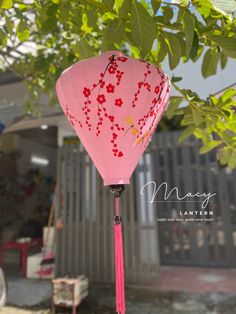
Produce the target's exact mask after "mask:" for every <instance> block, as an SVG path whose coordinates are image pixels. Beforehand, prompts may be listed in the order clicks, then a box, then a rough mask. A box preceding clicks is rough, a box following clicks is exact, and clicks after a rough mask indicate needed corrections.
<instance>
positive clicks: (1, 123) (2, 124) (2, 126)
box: [0, 121, 5, 134]
mask: <svg viewBox="0 0 236 314" xmlns="http://www.w3.org/2000/svg"><path fill="white" fill-rule="evenodd" d="M4 129H5V124H4V123H3V122H1V121H0V134H2V132H3V130H4Z"/></svg>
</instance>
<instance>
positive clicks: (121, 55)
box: [102, 50, 126, 57]
mask: <svg viewBox="0 0 236 314" xmlns="http://www.w3.org/2000/svg"><path fill="white" fill-rule="evenodd" d="M102 55H116V56H118V57H123V56H126V55H125V54H124V53H123V52H121V51H119V50H108V51H104V52H103V53H102Z"/></svg>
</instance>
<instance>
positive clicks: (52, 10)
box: [47, 3, 59, 17]
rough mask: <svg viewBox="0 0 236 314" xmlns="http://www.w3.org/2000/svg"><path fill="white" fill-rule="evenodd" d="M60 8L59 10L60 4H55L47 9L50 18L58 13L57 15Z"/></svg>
mask: <svg viewBox="0 0 236 314" xmlns="http://www.w3.org/2000/svg"><path fill="white" fill-rule="evenodd" d="M58 8H59V5H58V4H55V3H53V4H51V5H50V6H49V7H48V9H47V15H48V16H49V17H53V16H55V15H56V13H57V10H58Z"/></svg>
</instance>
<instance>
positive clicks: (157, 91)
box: [155, 86, 160, 94]
mask: <svg viewBox="0 0 236 314" xmlns="http://www.w3.org/2000/svg"><path fill="white" fill-rule="evenodd" d="M159 90H160V87H159V86H156V87H155V93H156V94H157V93H159Z"/></svg>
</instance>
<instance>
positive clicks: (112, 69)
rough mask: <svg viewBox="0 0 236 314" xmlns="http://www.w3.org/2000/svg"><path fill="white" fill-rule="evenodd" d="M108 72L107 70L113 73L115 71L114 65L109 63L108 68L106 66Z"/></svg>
mask: <svg viewBox="0 0 236 314" xmlns="http://www.w3.org/2000/svg"><path fill="white" fill-rule="evenodd" d="M108 72H109V73H110V74H114V73H115V72H116V69H115V67H114V66H113V65H110V66H109V68H108Z"/></svg>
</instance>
